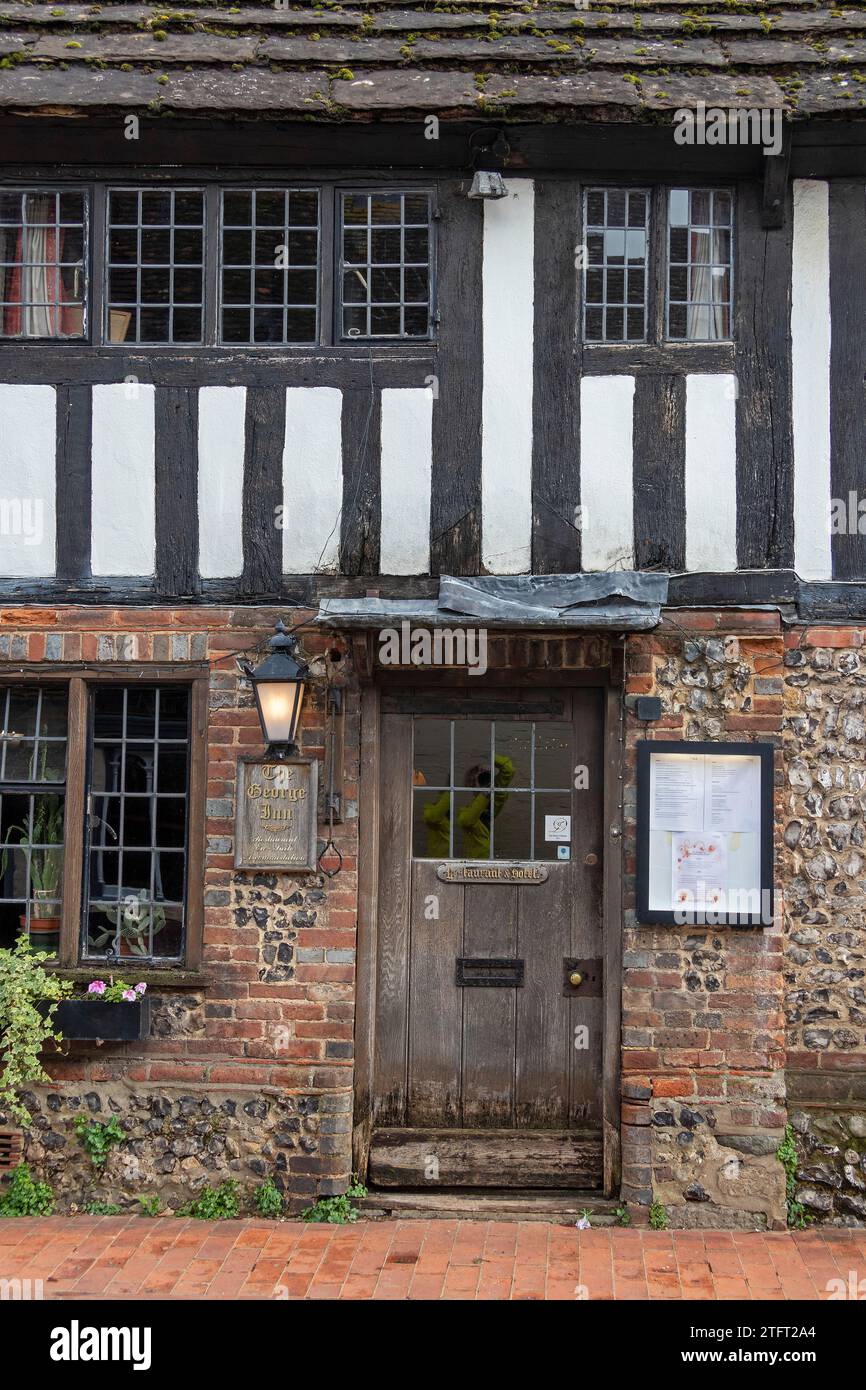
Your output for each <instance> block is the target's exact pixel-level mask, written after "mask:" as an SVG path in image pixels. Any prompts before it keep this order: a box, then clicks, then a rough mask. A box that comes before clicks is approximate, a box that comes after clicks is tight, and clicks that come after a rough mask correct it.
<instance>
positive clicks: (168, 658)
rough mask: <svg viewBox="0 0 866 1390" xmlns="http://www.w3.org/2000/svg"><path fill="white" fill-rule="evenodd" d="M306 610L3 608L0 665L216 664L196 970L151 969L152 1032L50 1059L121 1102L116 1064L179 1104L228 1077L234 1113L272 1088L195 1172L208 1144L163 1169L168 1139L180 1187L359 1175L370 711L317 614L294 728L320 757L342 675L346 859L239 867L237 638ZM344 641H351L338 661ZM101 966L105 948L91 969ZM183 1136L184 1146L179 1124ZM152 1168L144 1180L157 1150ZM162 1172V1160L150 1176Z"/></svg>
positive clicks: (84, 1087) (255, 725)
mask: <svg viewBox="0 0 866 1390" xmlns="http://www.w3.org/2000/svg"><path fill="white" fill-rule="evenodd" d="M310 616H311V615H310V614H306V613H303V612H298V611H295V612H287V611H286V610H285V609H280V610H276V609H274V610H270V609H261V608H257V609H252V608H251V609H246V608H188V609H123V610H113V609H97V608H87V609H81V608H68V609H66V608H59V609H44V610H43V609H38V608H29V609H20V608H14V609H5V610H3V611H2V613H0V634H2V636H0V676H2V675H3V674H6V673H8V674H10V675H11V674H13V673H14V674H16V675H18V674H22V673H24V671H25V670H26V668H25V667H24V666H23V664H22V663H36V662H46V661H49V662H52V663H53V662H55V661H56V662H57V663H58V665H64V664H65V663H76V662H82V661H83V662H88V663H98V664H99V665H105V666H111V665H112V664H114V663H117V662H138V663H142V665H143V669H145V671H146V669H147V664H148V663H152V662H160V663H170V662H183V663H190V662H192V663H201V664H202V667H203V669H209V671H210V710H209V729H208V750H207V751H208V774H207V806H208V816H207V823H206V836H207V849H206V859H205V876H204V884H203V885H195V884H193V885H191V889H190V891H191V892H192V893H195V892H196V891H198V892H203V897H204V941H203V961H202V982H201V984H196V985H195V987H193V988H191V989H184V990H178V989H173V988H167V987H165V986H163V985H161V984H160V983H159V979H158V976H156V975H155V974H154V975H153V976H152V977H151V979H150V985H149V988H150V990H151V993H152V994H153V995H154V1000H155V1003H154V1007H155V1010H156V1015H155V1026H154V1033H155V1035H154V1036H151V1038H150V1039H149V1040H148V1041H147V1042H144V1043H141V1044H136V1045H128V1046H123V1047H118V1046H111V1045H104V1046H102V1047H99V1048H97V1047H96V1046H95V1045H90V1044H78V1045H76V1046H75V1048H74V1050H73V1051H72V1052H71V1053H70V1055H69V1056H68V1057H67V1058H65V1059H53V1060H51V1061H50V1063H49V1070H50V1072H51V1074H52V1075H53V1076H54V1077H55V1078H56V1079H57V1081H58V1083H60V1082H62V1083H64V1085H63V1088H62V1093H63V1095H64V1096H68V1095H69V1094H70V1091H71V1090H74V1092H76V1093H77V1094H78V1096H79V1098H80V1096H81V1095H82V1094H85V1093H87V1094H92V1095H95V1096H97V1097H98V1099H99V1101H100V1104H101V1105H102V1108H103V1109H104V1108H107V1107H108V1106H109V1105H110V1103H111V1101H112V1100H114V1101H115V1103H117V1097H118V1095H119V1094H120V1093H119V1092H118V1089H117V1083H119V1082H122V1083H123V1086H124V1087H125V1088H126V1092H127V1093H134V1094H135V1095H136V1096H138V1097H144V1098H145V1099H148V1098H152V1097H154V1096H156V1095H158V1094H159V1095H162V1096H163V1097H164V1098H165V1097H168V1099H169V1101H170V1103H171V1104H172V1105H173V1104H174V1101H175V1100H176V1098H177V1097H178V1096H180V1095H182V1094H191V1095H193V1096H205V1095H206V1096H209V1097H214V1098H216V1097H219V1096H221V1095H228V1094H229V1093H231V1094H232V1095H233V1096H235V1097H236V1100H235V1101H233V1102H232V1104H233V1105H234V1106H235V1112H236V1115H237V1114H240V1115H241V1117H243V1114H244V1111H243V1107H244V1104H246V1103H248V1102H249V1100H250V1098H251V1097H253V1098H254V1099H257V1098H260V1097H261V1096H263V1095H264V1096H265V1097H266V1104H267V1106H268V1109H269V1111H272V1112H273V1115H272V1116H271V1117H270V1118H269V1119H263V1118H262V1117H259V1119H262V1122H261V1123H259V1124H258V1125H257V1124H256V1123H255V1121H256V1116H248V1117H247V1119H248V1120H249V1121H250V1123H249V1124H247V1123H246V1121H244V1124H243V1125H241V1126H239V1127H238V1126H235V1127H236V1128H237V1129H238V1133H237V1135H236V1137H235V1138H232V1137H231V1133H230V1131H231V1128H232V1126H231V1125H230V1126H229V1137H228V1139H227V1148H226V1150H225V1151H224V1152H222V1153H221V1154H220V1155H219V1161H218V1162H217V1163H216V1164H215V1165H213V1166H209V1165H208V1164H207V1163H206V1164H205V1165H204V1167H199V1166H196V1167H192V1176H191V1177H190V1178H189V1179H187V1171H188V1170H185V1169H183V1159H184V1157H185V1158H186V1159H187V1160H189V1159H190V1158H192V1159H193V1163H194V1164H198V1163H199V1159H198V1158H197V1157H194V1156H193V1155H190V1154H189V1153H188V1152H187V1153H185V1154H182V1153H179V1154H178V1161H177V1163H176V1164H174V1165H173V1166H172V1167H171V1168H170V1169H169V1170H168V1171H167V1172H166V1171H165V1168H166V1165H168V1164H169V1163H171V1161H172V1155H171V1154H170V1153H169V1155H168V1156H166V1154H165V1152H163V1153H162V1157H161V1161H162V1163H163V1170H162V1173H163V1177H162V1183H163V1186H164V1187H166V1188H169V1189H170V1188H171V1187H172V1185H174V1187H175V1188H176V1189H177V1196H178V1198H180V1197H181V1196H182V1195H183V1189H184V1186H185V1184H187V1182H193V1183H194V1182H200V1181H203V1180H207V1181H212V1180H214V1179H215V1178H218V1177H220V1176H221V1175H222V1176H224V1175H227V1174H232V1173H234V1174H239V1175H241V1176H244V1175H249V1174H250V1173H251V1174H252V1175H253V1176H265V1175H270V1174H271V1173H275V1174H276V1177H277V1179H278V1182H279V1183H280V1184H281V1185H282V1186H283V1187H284V1188H285V1189H286V1191H287V1192H288V1193H290V1194H291V1195H292V1196H293V1197H296V1198H298V1199H299V1200H301V1199H303V1200H309V1199H310V1198H311V1197H313V1196H314V1195H315V1194H316V1193H317V1192H320V1193H328V1192H334V1191H342V1190H343V1189H344V1187H345V1185H346V1180H347V1178H348V1177H349V1175H350V1169H351V1097H352V1077H353V1045H352V1038H353V1019H354V971H355V965H354V961H355V928H356V895H357V835H356V828H357V797H358V791H357V781H358V733H359V727H358V724H359V713H358V701H357V697H356V694H355V693H354V692H353V690H352V689H351V674H350V671H349V669H348V668H349V661H348V657H347V656H346V655H345V651H344V648H343V644H341V643H340V642H339V641H337V640H335V639H333V637H331V636H328V635H326V634H324V633H321V632H319V631H308V632H303V633H301V634H300V636H301V642H302V648H303V651H304V653H305V655H306V657H307V659H308V660H311V661H313V662H314V679H313V682H312V684H311V688H310V690H309V692H308V696H307V699H306V702H305V707H304V715H303V724H302V731H301V739H300V742H301V751H302V752H303V753H305V754H309V755H312V756H314V757H317V758H320V759H321V758H323V756H324V740H325V723H326V715H325V705H326V701H325V685H326V680H327V679H330V680H331V681H332V682H333V683H336V684H342V685H347V687H348V688H347V701H346V712H345V716H344V717H345V751H344V765H343V770H344V777H343V780H342V785H340V782H339V781H338V790H340V791H341V792H342V795H343V808H344V816H345V819H344V821H343V823H342V824H339V825H337V826H336V828H335V837H334V838H335V840H336V843H337V845H338V847H339V849H340V850H341V852H342V854H343V865H342V871H341V872H340V874H339V875H338V876H337V877H336V878H334V879H333V880H332V881H329V880H327V879H325V878H323V877H322V875H321V874H308V875H287V874H275V875H274V874H267V875H266V874H254V873H250V872H237V871H235V869H234V867H233V852H234V841H233V835H234V794H235V779H236V769H237V760H238V758H239V757H241V756H242V755H244V754H254V753H261V752H262V751H263V745H262V738H261V731H260V727H259V721H258V717H257V714H256V711H255V707H254V702H253V699H252V695H251V692H250V690H249V686H248V684H247V683H246V682H242V681H241V679H240V678H239V675H238V672H237V669H236V665H235V659H234V656H233V655H231V654H232V653H235V652H237V651H239V650H241V649H246V648H250V647H252V646H255V645H257V644H259V643H261V642H263V641H265V640H266V639H267V637H268V636H270V635H271V634H272V631H273V624H274V622H275V621H276V619H277V617H282V618H284V619H285V620H286V622H287V624H288V623H292V624H297V623H299V622H300V621H302V620H304V619H306V618H309V617H310ZM337 651H339V652H340V653H342V655H341V659H340V660H339V661H334V660H332V659H331V657H332V654H333V653H335V652H337ZM326 673H327V675H326ZM118 677H119V678H122V673H121V672H118ZM193 833H194V832H193ZM320 834H321V831H320ZM104 973H105V971H104V969H103V970H100V969H98V968H97V967H96V966H94V968H93V974H94V976H96V975H100V974H104ZM136 978H138V975H137V976H136ZM145 978H147V976H146V975H145ZM268 1097H270V1099H268ZM42 1099H43V1100H44V1099H46V1098H45V1097H43V1098H42ZM79 1103H80V1100H79ZM65 1104H66V1100H65V1099H64V1101H63V1105H64V1106H65ZM287 1104H288V1111H287V1110H286V1105H287ZM47 1113H49V1112H48V1111H46V1110H43V1115H44V1114H47ZM142 1113H149V1112H148V1111H147V1110H146V1109H145V1111H143V1112H142ZM172 1113H174V1112H172ZM126 1119H127V1120H128V1129H129V1132H132V1133H137V1131H136V1130H135V1121H136V1116H135V1115H134V1114H130V1115H127V1116H126ZM271 1119H272V1120H273V1124H271V1122H270V1121H271ZM296 1122H297V1124H296ZM279 1125H282V1130H279V1131H278V1132H279V1133H282V1134H283V1135H284V1138H285V1141H286V1142H285V1143H284V1145H283V1147H282V1148H281V1147H279V1146H278V1145H277V1144H275V1143H274V1142H273V1134H272V1131H273V1129H274V1126H279ZM130 1126H131V1128H130ZM287 1126H288V1128H287ZM67 1129H68V1125H67ZM292 1134H294V1135H295V1136H296V1138H295V1142H294V1144H291V1143H290V1142H289V1141H290V1139H291V1136H292ZM269 1136H270V1137H269ZM42 1137H44V1135H43V1136H42ZM142 1143H144V1144H145V1145H146V1143H147V1138H146V1135H145V1136H143V1138H142ZM184 1144H185V1146H186V1148H187V1149H188V1143H187V1141H186V1139H185V1140H184ZM175 1147H178V1148H181V1149H182V1147H183V1146H180V1145H176V1146H175ZM31 1148H32V1150H33V1152H34V1153H35V1155H36V1157H37V1159H39V1158H41V1159H42V1160H43V1161H44V1162H45V1163H46V1164H47V1166H48V1167H49V1168H51V1167H52V1161H51V1158H52V1150H51V1149H50V1147H49V1148H45V1146H44V1145H41V1144H40V1130H39V1126H38V1125H37V1127H36V1129H35V1130H34V1132H33V1134H32V1135H31ZM235 1149H237V1152H234V1151H233V1150H235ZM262 1149H263V1150H264V1152H262ZM40 1150H41V1151H40ZM68 1158H69V1153H67V1155H66V1159H67V1160H68ZM156 1162H157V1160H156V1159H155V1160H154V1163H156ZM66 1166H67V1167H68V1166H69V1165H68V1162H67V1165H66ZM190 1166H192V1165H188V1167H190ZM73 1167H74V1165H73ZM145 1169H146V1176H145V1179H144V1180H145V1181H148V1180H149V1178H150V1176H151V1174H150V1166H149V1165H148V1163H147V1162H146V1163H145ZM159 1173H160V1169H159V1168H158V1166H157V1167H156V1172H155V1175H154V1176H158V1175H159ZM54 1176H55V1177H56V1172H55V1174H54ZM137 1181H139V1183H140V1182H141V1181H142V1179H141V1175H140V1174H139V1177H138V1178H137ZM73 1187H74V1183H73V1184H72V1185H70V1188H69V1191H70V1193H72V1191H73ZM187 1195H188V1193H187Z"/></svg>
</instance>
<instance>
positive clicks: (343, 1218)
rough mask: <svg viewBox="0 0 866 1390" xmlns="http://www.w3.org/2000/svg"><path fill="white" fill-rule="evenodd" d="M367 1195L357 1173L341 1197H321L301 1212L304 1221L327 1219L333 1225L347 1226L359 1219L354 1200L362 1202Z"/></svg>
mask: <svg viewBox="0 0 866 1390" xmlns="http://www.w3.org/2000/svg"><path fill="white" fill-rule="evenodd" d="M366 1195H367V1189H366V1187H364V1185H363V1183H361V1182H359V1181H358V1175H357V1173H356V1174H355V1177H354V1178H353V1180H352V1182H351V1184H350V1186H349V1187H347V1189H346V1191H345V1192H343V1193H342V1194H341V1195H340V1196H339V1197H320V1198H319V1200H318V1201H317V1202H316V1203H315V1205H314V1206H312V1207H307V1208H306V1210H305V1211H302V1212H301V1219H302V1220H303V1221H317V1222H319V1221H326V1222H328V1224H329V1225H331V1226H345V1225H347V1224H348V1223H349V1222H350V1221H357V1220H358V1208H357V1207H355V1206H353V1205H352V1203H353V1202H360V1201H362V1200H363V1198H364V1197H366Z"/></svg>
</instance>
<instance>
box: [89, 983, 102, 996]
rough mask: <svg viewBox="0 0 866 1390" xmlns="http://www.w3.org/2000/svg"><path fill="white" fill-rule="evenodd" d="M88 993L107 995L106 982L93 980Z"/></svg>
mask: <svg viewBox="0 0 866 1390" xmlns="http://www.w3.org/2000/svg"><path fill="white" fill-rule="evenodd" d="M87 993H88V994H104V993H105V981H104V980H92V981H91V983H90V984H89V985H88V986H87Z"/></svg>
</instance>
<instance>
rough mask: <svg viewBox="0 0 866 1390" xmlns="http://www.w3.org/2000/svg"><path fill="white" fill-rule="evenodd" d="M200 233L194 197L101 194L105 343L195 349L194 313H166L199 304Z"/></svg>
mask: <svg viewBox="0 0 866 1390" xmlns="http://www.w3.org/2000/svg"><path fill="white" fill-rule="evenodd" d="M203 227H204V195H203V194H202V193H201V191H200V190H198V189H175V190H169V189H142V190H141V191H137V190H132V189H111V190H109V194H108V251H109V262H110V264H109V269H108V275H107V280H106V301H107V302H106V311H105V312H106V325H105V327H106V336H107V338H108V340H109V342H113V343H117V342H132V343H179V342H183V343H200V342H201V341H202V322H201V312H200V311H199V310H198V309H197V310H195V311H190V310H189V309H182V310H181V311H180V312H178V311H176V310H174V306H175V305H181V306H183V305H191V304H195V305H201V303H202V302H203V295H204V268H203V259H204V256H203V251H204V241H203V236H204V233H203ZM175 267H183V270H180V271H178V272H177V273H174V272H175Z"/></svg>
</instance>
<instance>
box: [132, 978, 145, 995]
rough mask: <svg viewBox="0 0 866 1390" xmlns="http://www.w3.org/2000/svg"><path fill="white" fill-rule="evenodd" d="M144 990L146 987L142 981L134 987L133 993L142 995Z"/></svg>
mask: <svg viewBox="0 0 866 1390" xmlns="http://www.w3.org/2000/svg"><path fill="white" fill-rule="evenodd" d="M146 989H147V985H146V984H145V983H144V980H141V981H140V982H139V983H138V984H137V985H136V986H135V992H136V994H144V992H145V990H146Z"/></svg>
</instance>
